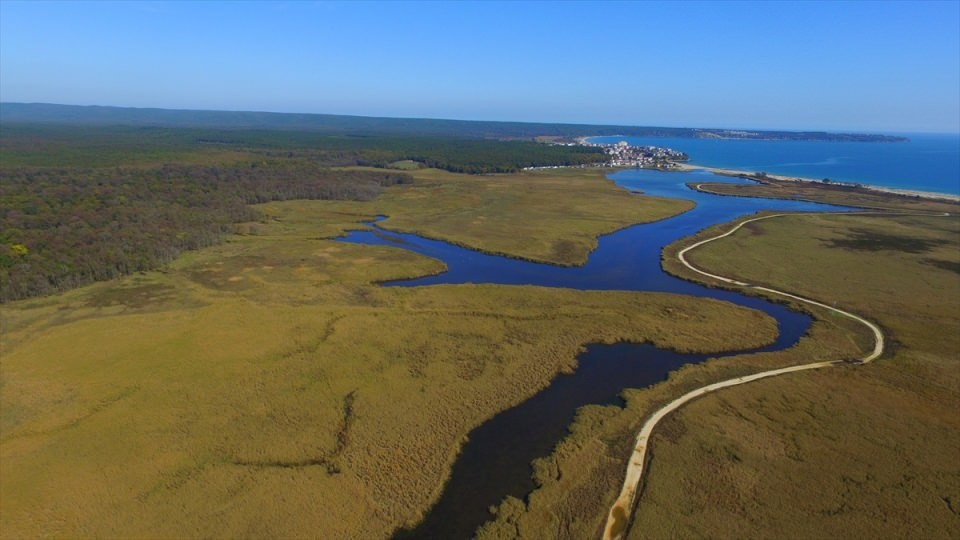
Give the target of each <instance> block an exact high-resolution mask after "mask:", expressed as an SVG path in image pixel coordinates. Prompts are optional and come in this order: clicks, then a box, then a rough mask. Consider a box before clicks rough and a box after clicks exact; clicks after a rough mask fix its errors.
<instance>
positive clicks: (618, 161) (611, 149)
mask: <svg viewBox="0 0 960 540" xmlns="http://www.w3.org/2000/svg"><path fill="white" fill-rule="evenodd" d="M554 144H567V145H570V146H574V145H579V146H596V147H599V148H602V149H603V152H604V154H606V156H607V160H606V161H604V162H603V163H596V164H591V165H580V166H579V167H638V168H642V169H661V170H667V169H676V168H678V165H677V163H676V162H678V161H688V160H689V159H690V156H688V155H687V154H685V153H683V152H678V151H677V150H673V149H671V148H661V147H659V146H631V145H630V144H629V143H627V141H620V142H617V143H614V144H595V143H591V142H589V141H588V140H587V139H586V138H585V137H584V138H580V139H577V141H576V142H575V143H554ZM559 168H566V167H565V166H552V167H527V168H525V169H524V170H538V169H559Z"/></svg>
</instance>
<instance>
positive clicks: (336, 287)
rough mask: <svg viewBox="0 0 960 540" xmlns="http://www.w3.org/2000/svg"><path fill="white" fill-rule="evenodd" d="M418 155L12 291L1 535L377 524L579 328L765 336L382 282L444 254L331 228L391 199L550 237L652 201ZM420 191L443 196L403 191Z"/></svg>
mask: <svg viewBox="0 0 960 540" xmlns="http://www.w3.org/2000/svg"><path fill="white" fill-rule="evenodd" d="M421 172H423V173H424V174H427V175H429V174H433V175H436V176H434V177H432V179H433V181H434V183H432V184H429V185H428V186H427V187H424V186H423V185H421V182H424V181H425V180H427V179H430V178H431V177H429V176H418V178H417V183H415V184H414V185H413V186H412V188H413V189H412V190H411V191H412V194H411V195H405V194H403V193H396V192H395V191H394V188H389V189H388V190H387V195H385V196H382V198H381V199H378V200H376V201H370V202H350V201H290V202H282V203H270V204H266V205H262V206H260V207H259V209H260V210H261V211H262V213H263V216H264V217H263V219H261V220H260V221H258V222H251V223H247V224H242V225H240V226H238V231H239V232H241V233H242V234H241V235H239V236H234V237H232V238H231V240H230V241H229V242H228V243H225V244H222V245H219V246H214V247H211V248H206V249H203V250H199V251H194V252H189V253H187V254H185V255H182V256H181V257H180V258H178V259H177V260H176V261H175V262H174V263H173V264H171V265H169V266H167V267H165V268H164V269H163V270H161V271H156V272H145V273H137V274H135V275H131V276H128V277H125V278H122V279H119V280H114V281H111V282H104V283H99V284H95V285H92V286H88V287H83V288H79V289H75V290H72V291H70V292H67V293H64V294H61V295H57V296H51V297H46V298H38V299H32V300H25V301H18V302H12V303H9V304H6V305H5V306H4V307H3V310H2V312H0V316H2V319H0V321H2V329H3V336H2V340H0V346H2V349H0V354H2V358H3V363H2V365H0V476H2V478H3V482H2V483H0V501H2V504H0V536H3V537H5V538H16V537H25V536H51V535H53V536H68V537H70V536H101V537H103V536H106V537H110V536H137V537H171V536H177V537H182V536H311V537H316V536H319V537H327V538H344V537H363V538H377V537H385V536H388V535H389V534H390V533H391V531H393V530H394V529H395V528H397V527H399V526H401V525H409V524H413V523H414V522H416V521H417V520H418V519H419V517H420V516H421V515H422V513H423V512H425V511H426V510H427V509H428V508H429V506H430V504H431V502H432V500H433V499H434V498H435V497H436V496H437V495H438V494H439V491H440V489H441V487H442V485H443V482H444V480H445V477H446V475H447V474H448V468H449V465H450V463H451V462H452V460H453V459H454V457H455V454H456V452H457V448H458V446H459V444H460V443H461V442H462V440H463V438H464V436H465V435H466V434H467V433H468V432H469V431H470V430H471V429H472V428H473V427H475V426H476V425H478V424H479V423H481V422H482V421H483V420H485V419H486V418H488V417H490V416H492V415H493V414H495V413H496V412H498V411H500V410H503V409H505V408H507V407H510V406H512V405H514V404H516V403H519V402H520V401H522V400H524V399H526V398H527V397H529V396H531V395H532V394H534V393H535V392H536V391H538V390H539V389H540V388H542V387H544V386H545V385H546V384H548V382H549V381H550V380H551V379H552V378H553V377H556V376H558V374H560V373H563V372H566V371H569V370H570V369H573V368H574V367H575V364H576V361H575V355H576V354H577V352H578V351H579V349H580V347H581V346H582V345H584V344H586V343H590V342H614V341H618V340H631V341H648V342H651V343H654V344H656V345H657V346H660V347H667V348H674V349H678V350H682V351H690V352H693V351H700V352H711V351H721V350H730V349H738V348H745V347H755V346H758V345H760V344H761V343H764V342H769V341H770V340H772V339H773V336H774V332H775V328H774V325H773V322H772V320H771V319H769V318H768V317H766V316H765V315H763V314H760V313H757V312H751V311H748V310H744V309H741V308H737V307H734V306H731V305H728V304H723V303H720V302H713V301H703V300H699V299H693V298H686V297H679V296H673V295H665V294H654V293H650V294H632V293H616V292H578V291H571V290H563V289H542V288H535V287H502V286H470V285H464V286H439V287H425V288H416V289H394V288H390V289H384V288H380V287H376V286H374V285H371V283H372V282H375V281H381V280H388V279H397V278H402V277H412V276H416V275H423V274H427V273H433V272H437V271H440V270H442V264H441V263H439V262H438V261H434V260H431V259H427V258H424V257H420V256H418V255H415V254H411V253H409V252H404V251H402V250H396V249H392V248H387V247H371V246H359V245H352V244H341V243H337V242H334V241H332V240H329V238H330V237H333V236H336V235H338V234H341V233H342V232H343V231H344V230H346V229H349V228H354V227H359V226H362V225H360V224H359V222H361V221H364V220H370V219H372V217H373V216H374V215H376V214H379V213H384V212H387V213H390V215H391V216H392V217H391V220H398V221H400V222H401V223H406V224H408V225H409V226H410V227H417V221H416V220H415V219H414V218H413V217H411V214H412V215H413V216H415V215H416V212H419V211H421V210H423V211H424V216H425V218H424V221H426V222H428V224H427V225H424V229H425V230H437V231H439V230H441V225H440V224H441V223H448V224H453V223H458V222H462V221H458V220H464V219H469V220H471V221H473V219H474V218H473V216H470V215H469V211H467V209H464V210H463V215H462V216H461V215H457V216H456V217H451V218H445V217H444V216H443V213H442V212H440V211H439V208H437V207H440V208H446V209H447V211H448V212H450V213H451V214H458V212H459V210H458V209H460V207H459V206H458V205H457V204H455V203H457V202H464V204H466V202H467V201H469V200H472V201H473V202H474V204H472V205H470V207H469V210H470V211H477V209H481V210H482V211H483V212H484V213H485V214H484V215H486V216H488V221H489V222H491V223H496V222H498V221H500V220H510V219H517V218H515V217H514V215H513V214H514V213H516V214H518V215H520V216H526V221H527V223H528V224H527V227H528V228H527V229H525V232H526V233H528V234H530V235H531V236H532V237H538V238H545V239H547V240H549V239H555V238H559V237H560V236H561V235H562V234H567V233H569V232H570V231H572V230H574V229H577V230H582V229H588V230H590V229H589V228H590V227H594V229H593V230H608V229H609V230H612V229H616V228H619V227H622V226H624V225H626V224H628V223H630V222H632V221H631V220H639V219H638V218H637V217H638V216H650V215H662V213H663V211H662V209H659V210H655V211H653V212H652V213H651V212H650V210H649V209H647V208H646V206H647V204H652V205H654V207H655V208H661V206H660V205H662V204H663V203H661V202H658V201H652V202H651V201H650V200H649V199H646V198H641V197H635V196H634V197H623V198H622V200H620V201H617V198H618V197H620V195H616V194H615V192H616V191H617V189H616V188H614V187H613V186H612V184H610V183H609V182H606V181H605V180H602V177H600V176H599V175H598V174H596V173H590V174H592V176H590V175H585V173H579V174H580V175H584V176H573V175H572V176H571V177H570V181H569V185H570V188H569V191H568V192H567V193H566V194H567V197H561V195H563V194H564V193H563V184H564V181H562V179H560V178H558V177H550V176H548V175H541V176H540V177H528V176H527V175H524V177H523V180H524V181H529V182H530V183H532V184H533V185H535V186H540V187H542V189H541V190H539V192H540V193H542V194H547V195H549V196H550V199H551V201H552V202H551V204H547V205H538V206H543V208H544V209H543V210H541V212H542V213H541V214H537V213H536V212H535V211H531V210H530V208H529V207H530V206H531V205H532V204H533V203H534V202H539V201H538V198H537V197H535V196H534V195H533V194H526V195H524V194H523V190H521V189H520V188H521V187H522V185H521V184H520V182H519V181H517V185H516V186H513V185H504V186H501V187H499V188H497V189H502V192H503V193H504V198H505V199H506V200H507V201H509V203H506V202H499V201H498V200H497V198H496V197H495V196H494V190H493V188H487V187H486V186H484V185H483V184H484V183H485V182H494V183H495V182H501V183H504V184H508V183H509V182H510V181H511V178H512V177H492V178H489V179H478V178H471V179H469V180H470V181H471V182H476V183H478V184H480V187H473V188H471V187H470V186H468V185H467V184H468V182H467V181H466V179H463V180H460V179H457V178H455V177H450V176H448V175H445V174H439V173H431V172H429V171H421ZM537 178H543V180H542V181H541V183H539V184H538V183H537V182H538V180H537ZM549 178H554V180H549ZM604 184H606V186H607V188H604V187H603V186H604ZM407 188H408V187H406V186H405V187H402V188H401V187H397V188H396V191H397V192H399V191H402V190H403V189H407ZM418 188H419V189H429V190H432V191H434V192H436V198H435V199H434V200H433V204H428V202H427V201H423V202H422V203H420V204H419V206H418V205H417V203H415V202H413V201H415V200H417V195H416V194H417V192H416V191H415V190H416V189H418ZM604 189H607V190H608V191H609V197H607V196H606V194H604ZM586 191H599V192H600V194H599V195H597V196H596V198H594V199H592V202H593V203H594V205H593V206H592V207H590V206H589V205H587V203H586V202H584V201H582V200H581V201H576V199H583V198H584V197H581V195H582V193H584V192H586ZM445 193H446V194H448V195H447V196H446V198H444V195H443V194H445ZM405 197H407V198H406V199H405ZM554 199H559V200H554ZM566 199H570V200H569V201H568V200H566ZM571 201H572V202H571ZM614 203H617V204H614ZM404 205H407V207H408V208H410V210H404ZM631 206H632V208H631ZM428 208H429V209H430V210H432V213H426V210H427V209H428ZM604 209H608V210H610V214H609V215H606V216H605V215H604V214H603V210H604ZM562 211H567V212H570V213H571V215H570V220H571V222H572V223H573V224H572V225H567V226H566V228H564V226H563V223H562V220H561V219H560V213H561V212H562ZM427 217H430V219H432V220H433V222H430V221H429V219H427ZM391 220H388V222H387V223H389V222H390V221H391ZM445 220H446V221H445ZM445 226H452V225H445ZM430 227H434V228H435V229H430ZM477 228H479V229H481V230H485V231H488V233H489V238H490V239H494V240H496V239H497V238H498V236H499V235H503V236H506V235H508V234H509V231H507V230H505V229H500V228H499V227H497V226H495V225H491V226H489V227H486V228H484V227H479V226H476V227H471V230H476V229H477ZM554 229H559V230H554ZM471 240H472V239H471V238H470V237H466V236H464V237H462V238H459V239H458V241H460V242H461V243H469V242H470V241H471ZM498 241H501V242H503V243H504V245H508V244H507V243H506V242H505V241H503V240H498ZM588 243H589V242H587V241H586V240H585V241H584V242H582V244H581V246H580V247H581V249H582V251H583V253H582V254H581V256H583V255H585V252H586V248H583V246H585V245H587V244H588ZM494 245H495V244H494ZM478 247H486V248H488V249H490V246H478ZM516 255H517V256H522V255H524V254H523V253H516Z"/></svg>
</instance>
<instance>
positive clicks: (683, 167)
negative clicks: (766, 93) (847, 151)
mask: <svg viewBox="0 0 960 540" xmlns="http://www.w3.org/2000/svg"><path fill="white" fill-rule="evenodd" d="M676 170H678V171H680V172H690V171H709V172H712V173H713V174H716V175H718V176H733V177H738V178H747V179H749V180H753V181H755V182H756V181H757V180H756V176H757V175H759V174H763V175H764V176H765V177H767V178H770V179H773V180H779V181H781V182H808V183H813V184H823V183H824V182H823V180H815V179H813V178H803V177H798V176H784V175H782V174H769V173H757V172H754V171H742V170H737V169H721V168H717V167H706V166H703V165H694V164H691V163H677V164H676ZM831 184H834V185H840V186H851V187H854V186H855V187H858V188H861V189H865V190H867V191H873V192H877V193H887V194H891V195H906V196H908V197H919V198H921V199H931V200H946V201H950V202H960V195H954V194H952V193H938V192H934V191H918V190H912V189H900V188H888V187H883V186H874V185H869V184H852V183H848V182H839V181H835V182H831ZM704 191H706V190H704ZM717 195H721V194H719V193H717Z"/></svg>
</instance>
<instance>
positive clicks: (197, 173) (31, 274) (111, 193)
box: [0, 160, 411, 302]
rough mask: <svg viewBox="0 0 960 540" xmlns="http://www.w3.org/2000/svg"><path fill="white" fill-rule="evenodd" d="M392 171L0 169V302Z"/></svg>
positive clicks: (368, 193)
mask: <svg viewBox="0 0 960 540" xmlns="http://www.w3.org/2000/svg"><path fill="white" fill-rule="evenodd" d="M410 180H411V178H410V177H409V176H408V175H406V174H403V173H398V172H389V171H384V172H377V171H331V170H329V169H324V168H320V167H317V166H316V165H314V164H312V163H310V162H306V161H303V160H297V161H290V160H288V161H283V162H281V161H272V162H270V161H267V162H254V163H252V164H250V165H248V166H246V167H239V166H234V167H206V166H183V165H167V166H161V167H156V168H110V169H38V168H30V169H28V168H19V169H2V170H0V216H2V223H0V225H2V227H0V301H3V302H6V301H10V300H16V299H21V298H26V297H29V296H37V295H44V294H50V293H54V292H58V291H62V290H65V289H69V288H72V287H77V286H80V285H85V284H88V283H91V282H93V281H98V280H105V279H111V278H114V277H118V276H121V275H124V274H128V273H131V272H137V271H142V270H150V269H153V268H157V267H158V266H160V265H162V264H164V263H167V262H170V261H171V260H173V258H174V257H176V256H177V255H178V254H179V253H180V252H181V251H183V250H187V249H196V248H201V247H205V246H209V245H212V244H215V243H217V242H220V241H221V240H222V239H223V237H224V236H225V235H227V234H229V233H231V232H232V231H233V224H234V223H238V222H243V221H250V220H254V219H256V218H257V214H256V212H255V211H254V210H253V209H252V208H251V207H250V206H248V205H250V204H254V203H262V202H267V201H274V200H288V199H357V200H367V199H371V198H373V197H375V196H376V195H377V194H378V193H379V192H380V190H381V189H382V188H383V187H384V186H389V185H392V184H397V183H404V182H409V181H410Z"/></svg>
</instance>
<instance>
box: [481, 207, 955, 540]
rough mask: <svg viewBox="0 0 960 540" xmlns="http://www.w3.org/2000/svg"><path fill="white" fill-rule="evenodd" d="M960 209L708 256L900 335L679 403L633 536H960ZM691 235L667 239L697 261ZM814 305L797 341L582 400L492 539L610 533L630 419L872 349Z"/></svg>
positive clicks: (655, 447)
mask: <svg viewBox="0 0 960 540" xmlns="http://www.w3.org/2000/svg"><path fill="white" fill-rule="evenodd" d="M837 202H839V201H837ZM884 204H886V205H897V204H898V202H897V201H896V200H888V201H885V202H884ZM910 206H911V207H913V208H911V209H914V210H916V209H920V208H922V206H914V205H913V204H910ZM929 208H930V209H931V210H937V211H940V210H942V209H943V208H942V206H941V205H939V204H935V205H931V206H930V207H929ZM951 210H952V211H953V212H954V215H953V217H949V218H944V217H890V216H886V217H877V216H821V215H818V216H795V217H793V216H792V217H786V218H774V219H771V220H766V221H762V222H758V223H753V224H751V225H749V226H747V227H745V228H744V229H743V230H741V231H739V232H738V233H737V234H735V235H733V236H732V237H730V238H727V239H724V240H721V241H718V242H714V243H711V244H709V245H707V246H704V247H703V248H702V249H701V250H700V251H696V252H694V253H693V255H692V257H691V259H692V262H693V263H694V264H696V265H698V266H700V267H701V268H705V269H707V270H709V271H710V272H714V273H717V274H721V275H725V276H731V277H735V278H737V279H740V280H745V281H748V282H751V283H757V284H767V285H770V286H773V287H777V288H781V289H786V290H789V291H792V292H796V293H798V294H801V295H804V296H807V297H810V298H816V299H821V300H823V301H826V302H830V303H833V302H835V303H836V305H837V306H839V307H841V308H843V309H847V310H850V311H853V312H855V313H858V314H862V315H864V316H866V317H868V318H870V319H871V320H873V321H875V322H877V323H879V324H880V325H881V326H882V327H883V328H884V330H885V332H886V334H887V336H888V340H889V342H892V343H891V346H890V347H889V348H888V352H887V353H886V354H885V355H884V357H882V358H881V359H880V360H878V361H876V362H874V363H872V364H869V365H865V366H844V367H839V368H836V369H827V370H818V371H811V372H804V373H802V374H792V375H789V376H784V377H778V378H772V379H766V380H764V381H761V382H756V383H752V384H749V385H746V386H739V387H736V388H731V389H726V390H723V391H721V392H718V393H716V394H711V395H709V396H707V397H704V398H701V399H699V400H697V401H694V402H693V403H691V404H690V405H688V406H686V407H685V408H683V409H681V410H680V411H678V412H677V413H676V414H674V415H673V416H671V417H668V418H667V419H666V420H665V421H664V423H663V424H662V425H661V426H660V427H659V428H657V431H656V432H655V433H654V437H653V439H652V457H651V467H650V469H649V472H648V476H647V477H646V479H645V481H644V487H643V492H642V496H641V498H640V502H639V507H638V510H637V514H636V517H635V521H634V523H633V527H632V529H631V531H630V537H631V538H686V537H716V538H770V537H778V538H782V537H789V538H841V537H858V538H859V537H878V538H956V537H957V536H958V535H960V504H958V501H960V466H958V463H960V417H958V415H957V411H958V410H960V275H958V272H960V220H958V218H957V217H956V206H955V205H954V206H953V207H952V208H951ZM726 227H729V225H724V226H720V227H717V228H713V229H711V230H708V231H704V232H703V233H702V234H701V235H698V237H697V238H701V237H702V238H705V237H707V236H712V235H714V234H716V232H717V231H718V230H723V229H725V228H726ZM693 241H695V239H686V240H684V241H681V242H680V243H678V244H677V245H674V246H671V247H670V248H668V250H667V251H666V253H665V266H666V267H667V268H668V269H670V270H671V271H673V272H675V273H678V274H681V275H688V274H687V273H686V272H685V271H684V270H682V269H681V268H680V267H679V266H678V265H674V264H668V261H670V260H671V258H672V257H673V256H674V255H675V253H676V251H678V250H679V249H681V248H682V247H683V246H684V245H689V244H690V243H692V242H693ZM731 253H735V254H736V256H733V257H731ZM688 276H689V275H688ZM689 277H690V278H691V279H695V276H689ZM814 315H815V316H817V320H816V322H815V323H814V326H813V327H812V329H811V331H810V333H809V334H808V336H807V337H806V338H804V339H803V340H801V342H800V344H799V345H798V346H797V347H795V348H793V349H791V350H789V351H784V352H779V353H768V354H756V355H750V356H741V357H734V358H727V359H724V360H722V361H716V360H715V361H711V362H708V363H706V364H702V365H698V366H692V367H688V368H685V369H682V370H680V371H678V372H677V373H675V374H674V376H672V377H671V379H670V380H669V381H667V382H665V383H663V384H660V385H657V386H655V387H653V388H650V389H645V390H637V391H628V392H627V393H626V395H627V397H628V405H627V407H626V408H625V409H622V410H621V409H618V408H615V407H590V408H586V409H584V410H583V411H581V414H580V415H579V418H578V421H577V423H576V425H575V426H573V428H572V434H571V435H570V437H569V438H568V439H567V440H566V441H564V443H562V444H561V445H560V446H559V447H558V449H557V451H556V452H555V453H554V455H553V456H551V457H550V458H549V459H546V460H544V462H543V463H541V464H540V466H539V467H538V471H547V472H548V474H542V475H540V476H538V480H539V481H540V483H541V487H540V488H539V489H538V490H537V491H536V492H535V493H534V494H533V495H532V496H531V497H530V498H529V500H528V501H526V502H524V501H517V500H512V501H507V502H506V503H505V504H504V505H502V508H501V509H500V512H499V514H498V516H497V519H496V520H495V521H492V522H491V523H488V524H487V526H486V527H485V529H484V530H483V531H482V534H481V538H515V537H518V536H520V537H524V538H588V537H597V536H599V533H600V530H601V529H602V526H603V523H604V520H605V519H606V511H607V509H608V508H609V505H610V504H611V503H612V502H613V499H614V498H615V497H616V493H617V491H618V490H619V487H620V483H621V482H622V475H623V469H624V460H625V458H626V456H627V455H628V454H629V451H630V443H631V442H632V434H633V433H635V431H636V430H637V429H638V427H639V425H640V424H641V423H642V422H643V420H644V419H645V418H646V416H647V415H648V414H649V413H650V412H652V411H653V410H655V409H656V408H657V406H658V405H660V404H662V403H664V402H666V401H668V400H669V399H670V398H672V397H676V396H678V395H681V394H682V393H683V392H684V391H686V390H689V389H692V388H695V387H697V386H701V385H703V384H706V383H709V382H713V381H717V380H722V379H725V378H729V377H731V376H734V375H737V374H741V373H744V372H755V371H759V370H761V369H763V368H766V369H769V368H773V367H778V366H781V365H788V364H799V363H806V362H812V361H816V360H826V359H843V358H855V357H858V356H860V355H862V353H863V352H864V351H866V350H869V348H871V347H872V343H871V341H870V339H869V335H867V334H866V333H865V332H864V330H863V328H861V327H858V326H856V325H851V324H849V323H847V322H846V321H844V320H843V318H840V317H834V316H831V315H828V314H824V313H816V312H815V313H814Z"/></svg>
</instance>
